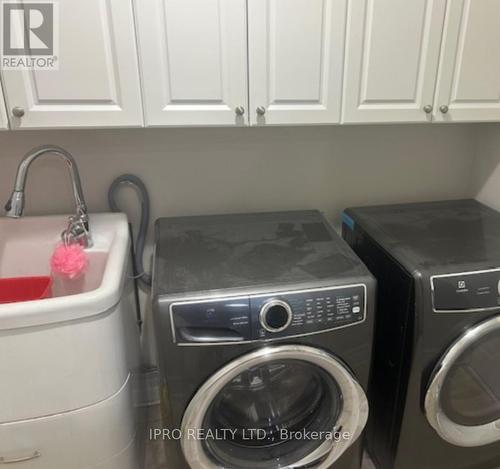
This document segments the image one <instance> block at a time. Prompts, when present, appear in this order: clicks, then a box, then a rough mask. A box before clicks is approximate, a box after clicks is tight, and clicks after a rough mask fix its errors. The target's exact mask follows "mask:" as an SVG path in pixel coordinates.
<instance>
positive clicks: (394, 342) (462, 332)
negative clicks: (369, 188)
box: [343, 200, 500, 469]
mask: <svg viewBox="0 0 500 469" xmlns="http://www.w3.org/2000/svg"><path fill="white" fill-rule="evenodd" d="M343 233H344V237H345V239H346V240H348V242H349V243H350V245H351V246H352V247H353V248H354V250H355V251H356V253H357V254H358V255H359V256H360V257H361V259H363V260H364V262H365V263H366V265H367V266H368V267H369V268H370V270H371V271H372V272H373V274H374V275H375V277H376V278H377V282H378V305H377V320H376V327H375V344H374V362H373V371H372V379H371V383H370V389H369V391H370V421H369V424H368V430H367V444H368V450H369V452H370V453H371V456H372V459H373V460H374V462H375V463H376V464H377V466H378V467H379V468H380V469H493V468H498V467H500V371H499V370H500V214H499V213H498V212H496V211H495V210H492V209H490V208H488V207H486V206H484V205H482V204H480V203H479V202H477V201H475V200H455V201H445V202H430V203H420V204H406V205H391V206H381V207H364V208H355V209H348V210H346V212H345V214H344V224H343Z"/></svg>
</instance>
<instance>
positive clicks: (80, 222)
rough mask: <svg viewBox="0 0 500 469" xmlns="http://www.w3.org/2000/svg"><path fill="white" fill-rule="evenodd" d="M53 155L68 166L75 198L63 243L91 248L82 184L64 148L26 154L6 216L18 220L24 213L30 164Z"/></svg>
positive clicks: (18, 172) (38, 150)
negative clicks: (72, 212)
mask: <svg viewBox="0 0 500 469" xmlns="http://www.w3.org/2000/svg"><path fill="white" fill-rule="evenodd" d="M49 153H50V154H53V155H56V156H58V157H60V158H62V159H63V161H64V162H65V163H66V164H67V165H68V168H69V171H70V175H71V181H72V184H73V195H74V198H75V205H76V213H75V215H73V216H71V217H69V220H68V227H67V229H66V230H64V231H63V233H62V238H63V241H64V242H65V243H75V242H76V243H79V244H81V245H82V246H83V247H85V248H88V247H92V237H91V235H90V228H89V216H88V212H87V206H86V204H85V199H84V197H83V190H82V183H81V180H80V174H79V172H78V167H77V165H76V161H75V159H74V158H73V156H71V154H70V153H69V152H67V151H66V150H65V149H64V148H61V147H58V146H55V145H43V146H41V147H37V148H34V149H33V150H31V151H30V152H28V153H27V154H26V155H25V156H24V158H23V159H22V160H21V163H19V167H18V169H17V176H16V183H15V186H14V190H13V191H12V194H11V196H10V198H9V200H8V202H7V203H6V204H5V210H6V215H7V216H8V217H10V218H19V217H22V216H23V212H24V198H25V194H24V192H25V188H26V179H27V177H28V170H29V168H30V166H31V163H33V161H35V160H36V159H37V158H38V157H40V156H42V155H46V154H49Z"/></svg>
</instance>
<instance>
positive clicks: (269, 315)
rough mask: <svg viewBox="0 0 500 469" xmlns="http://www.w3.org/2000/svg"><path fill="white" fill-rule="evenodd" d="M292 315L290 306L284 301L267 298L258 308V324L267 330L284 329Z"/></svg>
mask: <svg viewBox="0 0 500 469" xmlns="http://www.w3.org/2000/svg"><path fill="white" fill-rule="evenodd" d="M292 317H293V312H292V308H291V307H290V305H289V304H288V303H287V302H286V301H282V300H269V301H268V302H266V303H264V305H263V306H262V308H261V309H260V324H261V326H262V327H263V328H264V329H265V330H266V331H268V332H281V331H284V330H285V329H286V328H287V327H288V326H289V325H290V323H291V322H292Z"/></svg>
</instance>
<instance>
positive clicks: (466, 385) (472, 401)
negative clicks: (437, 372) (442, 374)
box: [440, 331, 500, 426]
mask: <svg viewBox="0 0 500 469" xmlns="http://www.w3.org/2000/svg"><path fill="white" fill-rule="evenodd" d="M499 364H500V332H498V331H493V332H491V333H489V334H487V335H485V336H484V337H482V338H481V339H480V340H478V341H477V342H475V343H473V344H472V345H471V346H470V347H469V348H468V349H466V350H465V351H464V352H463V353H462V354H461V355H460V356H459V357H458V359H457V360H456V361H455V362H454V363H453V365H452V366H451V368H450V371H449V372H448V374H447V375H446V378H445V379H444V381H443V386H442V390H441V394H440V403H441V407H442V409H443V411H444V412H445V413H446V414H447V415H448V417H449V418H450V419H451V420H453V421H454V422H457V423H458V424H460V425H465V426H477V425H484V424H486V423H490V422H493V421H495V420H498V419H500V372H499V371H500V370H499Z"/></svg>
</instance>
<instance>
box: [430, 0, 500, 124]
mask: <svg viewBox="0 0 500 469" xmlns="http://www.w3.org/2000/svg"><path fill="white" fill-rule="evenodd" d="M434 112H435V120H436V121H438V122H457V121H500V1H499V0H449V1H448V8H447V15H446V23H445V29H444V36H443V48H442V53H441V65H440V70H439V76H438V84H437V92H436V101H435V104H434Z"/></svg>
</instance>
